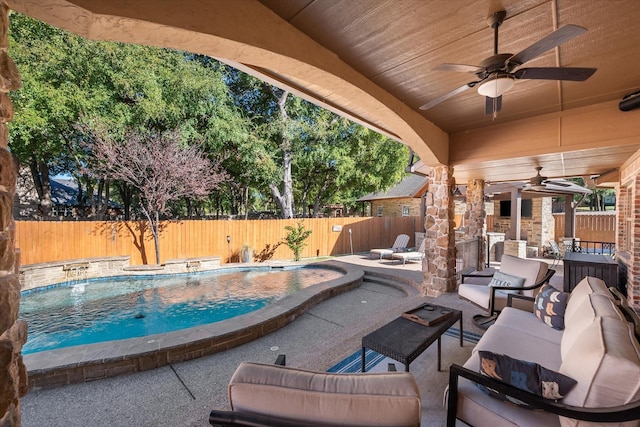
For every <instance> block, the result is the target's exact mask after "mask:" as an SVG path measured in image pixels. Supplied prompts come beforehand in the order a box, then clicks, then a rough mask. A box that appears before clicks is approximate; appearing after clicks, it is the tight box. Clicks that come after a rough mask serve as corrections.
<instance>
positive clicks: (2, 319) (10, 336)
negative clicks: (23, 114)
mask: <svg viewBox="0 0 640 427" xmlns="http://www.w3.org/2000/svg"><path fill="white" fill-rule="evenodd" d="M8 27H9V8H8V6H7V5H6V4H5V3H4V2H2V3H0V427H5V426H7V427H8V426H19V425H20V424H21V418H20V398H21V397H22V396H24V395H25V394H26V393H27V370H26V368H25V366H24V363H23V362H22V346H23V345H24V343H25V342H26V341H27V324H26V323H25V322H23V321H18V320H17V319H18V309H19V305H20V282H19V280H18V275H19V267H20V261H19V256H18V254H19V252H18V251H17V250H16V248H15V241H16V226H15V222H14V220H13V216H12V215H13V212H12V207H13V196H14V195H15V191H16V177H17V165H16V163H15V162H14V160H13V157H12V155H11V153H9V151H8V150H7V147H8V134H7V123H8V122H10V121H11V119H12V118H13V105H12V104H11V100H10V99H9V96H8V95H7V92H10V91H12V90H16V89H19V88H20V86H21V82H20V75H19V74H18V70H17V69H16V66H15V64H14V63H13V61H12V60H11V58H9V56H8V55H7V48H8V47H9V41H8V38H7V30H8Z"/></svg>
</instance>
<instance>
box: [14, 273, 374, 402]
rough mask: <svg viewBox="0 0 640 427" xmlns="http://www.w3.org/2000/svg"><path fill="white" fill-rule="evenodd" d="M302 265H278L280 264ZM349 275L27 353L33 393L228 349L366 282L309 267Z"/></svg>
mask: <svg viewBox="0 0 640 427" xmlns="http://www.w3.org/2000/svg"><path fill="white" fill-rule="evenodd" d="M284 265H287V266H288V265H300V264H293V263H292V264H284V263H278V264H277V266H284ZM304 265H305V266H313V265H317V266H321V267H325V268H332V269H335V270H337V271H340V272H343V273H344V276H342V277H340V278H337V279H333V280H329V281H326V282H322V283H318V284H315V285H312V286H309V287H307V288H305V289H302V290H300V291H297V292H295V293H293V294H290V295H288V296H286V297H284V298H282V299H281V300H279V301H277V302H275V303H273V304H270V305H268V306H266V307H263V308H261V309H259V310H256V311H254V312H251V313H247V314H244V315H242V316H238V317H234V318H232V319H228V320H224V321H221V322H216V323H210V324H207V325H201V326H196V327H193V328H188V329H182V330H179V331H174V332H167V333H163V334H155V335H149V336H146V337H140V338H129V339H125V340H117V341H109V342H103V343H96V344H87V345H82V346H74V347H67V348H61V349H56V350H47V351H41V352H37V353H31V354H26V355H23V360H24V363H25V365H26V367H27V376H28V384H29V390H40V389H45V388H53V387H58V386H62V385H67V384H74V383H81V382H88V381H94V380H99V379H103V378H109V377H113V376H118V375H124V374H129V373H134V372H140V371H145V370H148V369H155V368H159V367H162V366H166V365H169V364H171V363H177V362H183V361H186V360H190V359H194V358H198V357H202V356H206V355H209V354H214V353H217V352H219V351H223V350H228V349H230V348H233V347H236V346H238V345H241V344H245V343H247V342H249V341H253V340H255V339H257V338H260V337H262V336H265V335H267V334H269V333H271V332H274V331H276V330H278V329H280V328H282V327H283V326H285V325H287V324H289V323H291V322H292V321H294V320H295V319H297V318H298V317H299V316H301V315H302V314H304V313H305V312H306V311H307V310H308V309H310V308H311V307H313V306H314V305H316V304H318V303H320V302H322V301H324V300H327V299H329V298H332V297H334V296H336V295H339V294H341V293H344V292H348V291H350V290H352V289H354V288H356V287H358V286H360V285H361V284H362V281H363V277H364V274H365V272H364V270H363V269H361V268H357V267H355V266H349V267H348V268H347V267H346V266H345V265H344V264H341V263H337V262H334V261H331V260H328V261H322V262H314V263H308V264H304Z"/></svg>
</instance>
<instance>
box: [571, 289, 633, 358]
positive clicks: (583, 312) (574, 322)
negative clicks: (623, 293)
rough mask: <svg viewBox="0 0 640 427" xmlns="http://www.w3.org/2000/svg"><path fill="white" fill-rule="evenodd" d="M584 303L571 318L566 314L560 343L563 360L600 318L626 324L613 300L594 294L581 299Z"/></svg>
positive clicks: (573, 312) (603, 295)
mask: <svg viewBox="0 0 640 427" xmlns="http://www.w3.org/2000/svg"><path fill="white" fill-rule="evenodd" d="M581 300H582V303H581V304H580V305H579V306H578V307H576V308H575V310H573V311H572V313H571V316H566V314H565V327H564V333H563V334H562V341H561V343H560V346H561V347H560V351H561V354H562V358H563V359H564V357H566V355H567V352H568V351H569V350H570V349H571V347H572V346H573V344H574V343H575V341H576V340H577V339H578V338H579V337H580V336H581V334H582V332H583V331H584V330H585V329H586V328H587V327H589V325H590V324H591V323H592V322H593V321H594V320H595V319H596V318H598V317H610V318H612V319H616V320H618V321H620V322H625V319H624V315H623V314H622V312H621V311H620V310H619V309H618V308H617V307H616V305H615V303H614V302H613V300H612V299H611V298H609V297H608V296H607V295H605V294H601V293H592V294H588V295H586V296H585V297H584V298H581Z"/></svg>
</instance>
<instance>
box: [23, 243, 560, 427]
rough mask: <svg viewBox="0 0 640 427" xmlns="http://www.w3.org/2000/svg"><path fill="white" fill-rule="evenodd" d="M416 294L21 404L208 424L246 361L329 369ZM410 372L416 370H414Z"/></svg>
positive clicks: (27, 421)
mask: <svg viewBox="0 0 640 427" xmlns="http://www.w3.org/2000/svg"><path fill="white" fill-rule="evenodd" d="M333 260H334V261H339V262H343V263H346V264H355V265H357V266H359V268H362V269H364V270H365V271H371V272H374V273H376V274H378V275H386V276H391V277H394V278H396V280H397V281H400V282H404V283H405V285H404V286H405V287H406V286H407V285H406V283H409V282H413V283H416V284H419V283H421V281H422V271H421V263H420V262H411V263H407V264H406V265H404V266H403V265H402V264H401V263H392V262H390V261H388V260H383V261H379V260H377V259H369V258H368V254H356V255H350V256H344V257H337V258H334V259H333ZM549 262H550V261H549ZM556 271H557V273H556V274H555V275H554V277H553V278H552V283H553V284H554V285H556V286H558V284H559V286H560V287H561V286H562V274H561V273H562V267H561V266H559V267H558V266H557V267H556ZM559 273H560V274H559ZM400 288H402V285H401V286H400ZM411 294H412V295H410V296H407V295H406V293H405V292H403V291H402V290H401V289H399V288H396V287H391V286H388V285H383V284H377V283H371V282H367V283H364V284H363V285H362V286H360V287H359V288H358V289H355V290H353V291H350V292H347V293H345V294H342V295H339V296H336V297H334V298H332V299H330V300H328V301H325V302H322V303H320V304H318V305H316V306H314V307H312V308H311V309H310V310H309V311H307V312H306V313H305V314H304V315H302V316H301V317H300V318H298V319H296V320H295V321H294V322H292V323H291V324H289V325H287V326H285V327H284V328H282V329H280V330H278V331H276V332H274V333H272V334H270V335H267V336H265V337H262V338H259V339H257V340H255V341H252V342H250V343H248V344H245V345H242V346H239V347H236V348H233V349H230V350H227V351H224V352H220V353H217V354H214V355H211V356H207V357H203V358H199V359H194V360H190V361H187V362H182V363H178V364H173V365H170V366H165V367H162V368H158V369H154V370H150V371H144V372H140V373H136V374H131V375H125V376H120V377H114V378H107V379H103V380H99V381H94V382H90V383H82V384H74V385H69V386H63V387H58V388H54V389H49V390H40V391H33V392H30V393H28V394H27V395H26V396H25V397H24V398H23V399H22V402H21V404H22V425H23V426H25V427H30V426H43V425H61V426H62V425H64V426H69V427H72V426H78V427H80V426H82V427H85V426H207V425H209V424H208V414H209V411H210V410H211V409H212V408H214V407H215V408H227V407H228V401H227V384H228V382H229V379H230V377H231V375H232V374H233V372H234V371H235V369H236V367H237V366H238V364H239V363H240V362H241V361H255V362H264V363H272V362H273V361H274V360H275V358H276V357H277V355H278V354H281V353H282V354H286V356H287V365H288V366H294V367H300V368H304V369H311V370H318V371H325V370H326V369H328V368H329V367H330V366H332V365H333V364H335V363H337V362H338V361H340V360H342V359H343V358H344V357H346V356H348V355H350V354H351V353H353V352H354V351H355V350H357V349H359V348H360V344H361V338H362V336H364V335H366V334H367V333H368V332H371V331H373V330H374V329H376V328H378V327H379V326H381V325H383V324H385V323H387V322H388V321H390V320H392V319H394V318H395V317H397V316H399V315H400V314H401V313H402V312H403V311H406V310H408V309H411V308H413V307H415V306H417V305H419V304H420V303H422V302H425V301H428V300H431V298H426V297H422V296H420V295H419V294H418V293H416V292H411ZM437 303H439V304H441V305H445V306H449V307H452V308H457V309H461V310H463V312H464V320H465V321H464V328H465V330H466V331H469V332H474V333H477V334H481V333H482V330H480V329H478V328H477V327H476V326H475V325H473V323H472V322H471V318H472V316H473V314H476V313H480V312H482V311H481V310H480V309H478V308H476V307H475V306H473V305H471V304H470V303H467V302H465V301H463V300H461V299H459V298H458V296H457V294H456V293H451V294H446V295H443V296H441V297H438V299H437ZM472 347H473V346H472V345H471V344H468V343H467V344H466V345H465V348H464V349H463V350H464V351H463V352H462V353H461V354H460V355H458V356H456V357H457V358H458V359H460V360H447V355H443V371H442V372H440V373H437V374H438V384H439V385H438V387H437V390H436V392H435V393H436V394H435V396H438V395H439V394H441V391H440V388H442V389H443V388H444V385H445V384H446V378H447V377H448V370H447V369H446V366H448V365H449V364H450V363H453V362H455V363H462V362H464V359H465V358H466V357H467V356H466V355H467V354H469V353H470V352H471V349H472ZM425 357H431V356H430V355H425ZM421 363H422V364H425V363H426V362H421V359H420V358H419V359H417V360H416V361H415V362H414V364H415V365H416V371H419V370H420V368H419V365H420V364H421ZM411 369H412V372H413V371H414V368H413V364H412V367H411ZM416 375H417V374H416ZM430 378H431V377H430ZM421 393H422V390H421ZM423 399H424V396H423ZM435 404H436V406H435V407H434V408H423V416H422V417H423V425H424V426H428V425H443V424H442V422H443V414H444V410H443V409H442V408H441V407H440V402H435Z"/></svg>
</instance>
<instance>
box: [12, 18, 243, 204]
mask: <svg viewBox="0 0 640 427" xmlns="http://www.w3.org/2000/svg"><path fill="white" fill-rule="evenodd" d="M10 19H11V52H12V58H13V60H14V61H15V62H16V65H17V66H18V68H19V69H20V71H21V74H22V79H23V83H24V85H23V89H21V90H19V91H15V92H12V93H11V94H10V96H11V98H12V100H13V104H14V107H15V110H16V114H15V119H14V121H13V122H11V123H10V124H9V126H10V130H11V132H10V137H11V141H10V146H11V150H12V152H13V153H15V154H16V155H17V156H18V157H19V159H20V160H21V161H22V162H23V163H24V164H28V165H29V166H30V168H31V171H32V176H33V179H34V182H35V184H36V189H37V190H38V194H39V195H40V199H41V205H42V207H43V208H44V210H45V214H46V213H47V211H48V210H49V209H50V206H51V203H50V199H51V196H50V186H49V175H50V174H55V173H59V172H64V173H68V174H71V175H72V176H73V177H74V178H75V179H76V181H78V184H79V186H80V187H81V188H82V190H83V197H84V198H85V199H86V200H87V201H89V202H90V203H92V205H93V206H92V209H93V210H94V213H96V214H99V213H100V211H101V210H104V208H105V207H106V206H107V203H108V197H106V196H107V194H108V193H109V190H110V185H109V184H113V186H114V188H115V189H116V190H117V192H118V193H119V196H120V199H121V202H123V204H124V205H125V209H126V210H127V211H128V210H129V208H130V206H129V205H127V202H134V201H135V200H136V199H135V195H134V194H131V193H130V190H131V189H130V188H128V187H127V186H125V185H123V184H122V183H119V182H117V181H112V182H106V181H103V182H99V181H96V180H95V179H93V178H91V177H89V176H87V175H86V174H83V172H82V171H83V165H84V162H85V158H84V157H85V155H86V154H87V153H85V152H84V148H83V147H81V146H80V145H78V144H75V142H76V141H78V140H81V139H82V135H78V129H77V128H75V127H74V123H76V122H77V121H78V120H79V118H80V117H81V116H85V117H99V118H100V120H101V121H102V122H103V123H105V124H108V126H109V127H110V129H111V134H112V135H114V137H117V138H120V139H121V138H122V137H123V135H124V134H125V132H127V131H128V130H130V129H133V130H139V131H140V132H142V133H152V132H157V133H162V132H165V131H168V130H172V131H176V132H178V133H179V134H180V138H181V140H183V141H188V142H191V141H201V147H202V149H203V150H205V151H207V152H208V153H209V154H210V156H211V157H214V156H216V154H217V153H219V152H220V151H221V150H223V148H224V145H225V144H227V143H228V142H229V141H231V142H233V141H234V140H235V139H242V138H246V137H247V134H248V132H247V128H248V127H246V126H244V123H245V122H246V120H245V119H244V118H243V117H242V115H241V114H239V110H238V108H237V107H236V106H235V105H234V100H233V98H232V97H231V96H230V94H229V90H228V87H227V84H226V82H225V79H224V69H225V66H223V65H221V64H220V63H219V62H217V61H215V60H212V59H211V58H204V57H201V56H198V55H193V54H190V53H185V52H180V51H175V50H171V49H161V48H155V47H150V46H140V45H131V44H124V43H116V42H104V41H93V40H86V39H83V38H81V37H79V36H76V35H74V34H70V33H67V32H65V31H63V30H60V29H58V28H55V27H52V26H50V25H47V24H44V23H42V22H39V21H37V20H35V19H32V18H29V17H27V16H24V15H21V14H19V13H12V14H11V17H10ZM96 190H97V191H98V194H97V197H96V195H95V194H94V191H96ZM187 206H188V204H187Z"/></svg>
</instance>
